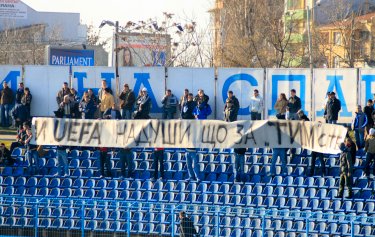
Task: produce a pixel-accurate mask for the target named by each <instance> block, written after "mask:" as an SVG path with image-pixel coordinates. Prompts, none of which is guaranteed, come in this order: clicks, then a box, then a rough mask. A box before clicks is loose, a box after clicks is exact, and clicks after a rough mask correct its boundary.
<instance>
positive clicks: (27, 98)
mask: <svg viewBox="0 0 375 237" xmlns="http://www.w3.org/2000/svg"><path fill="white" fill-rule="evenodd" d="M32 100H33V96H32V95H31V93H30V89H29V88H28V87H26V88H25V90H24V94H23V96H22V98H21V104H23V105H24V106H26V108H27V114H28V117H30V116H31V101H32Z"/></svg>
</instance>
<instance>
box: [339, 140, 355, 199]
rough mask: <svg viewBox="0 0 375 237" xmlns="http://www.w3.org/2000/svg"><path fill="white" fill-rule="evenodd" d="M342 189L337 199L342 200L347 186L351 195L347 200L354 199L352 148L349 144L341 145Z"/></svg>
mask: <svg viewBox="0 0 375 237" xmlns="http://www.w3.org/2000/svg"><path fill="white" fill-rule="evenodd" d="M340 150H341V154H340V187H339V192H338V195H337V196H336V198H342V197H343V196H344V188H345V184H346V186H347V187H348V192H349V195H348V196H347V198H352V197H353V189H352V186H353V176H352V175H353V163H352V160H353V159H352V157H351V153H350V148H349V147H348V142H347V140H345V143H341V144H340Z"/></svg>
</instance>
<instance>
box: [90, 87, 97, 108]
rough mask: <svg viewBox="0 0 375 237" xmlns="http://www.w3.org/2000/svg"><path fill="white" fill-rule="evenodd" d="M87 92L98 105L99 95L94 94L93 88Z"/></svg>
mask: <svg viewBox="0 0 375 237" xmlns="http://www.w3.org/2000/svg"><path fill="white" fill-rule="evenodd" d="M87 94H88V95H89V97H90V100H91V101H92V102H93V103H94V105H95V106H97V105H98V104H99V100H98V97H96V96H95V95H94V92H93V91H92V89H91V88H90V89H88V90H87Z"/></svg>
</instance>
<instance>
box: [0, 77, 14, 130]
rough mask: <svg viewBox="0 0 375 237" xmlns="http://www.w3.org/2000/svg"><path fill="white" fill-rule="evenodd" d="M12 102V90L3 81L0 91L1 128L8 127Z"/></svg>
mask: <svg viewBox="0 0 375 237" xmlns="http://www.w3.org/2000/svg"><path fill="white" fill-rule="evenodd" d="M13 102H14V95H13V91H12V89H10V88H9V86H8V83H7V82H5V81H3V89H2V90H1V91H0V113H1V126H2V127H9V126H10V121H9V117H10V113H9V112H10V109H11V106H12V104H13Z"/></svg>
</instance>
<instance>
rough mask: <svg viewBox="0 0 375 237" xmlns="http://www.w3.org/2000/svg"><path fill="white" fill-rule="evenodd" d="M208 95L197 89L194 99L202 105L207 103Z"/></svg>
mask: <svg viewBox="0 0 375 237" xmlns="http://www.w3.org/2000/svg"><path fill="white" fill-rule="evenodd" d="M209 100H210V97H209V96H208V95H206V94H204V90H202V89H199V90H198V94H197V95H196V96H195V98H194V101H195V102H196V103H197V104H198V103H200V104H201V105H202V106H203V105H205V104H208V101H209Z"/></svg>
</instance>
